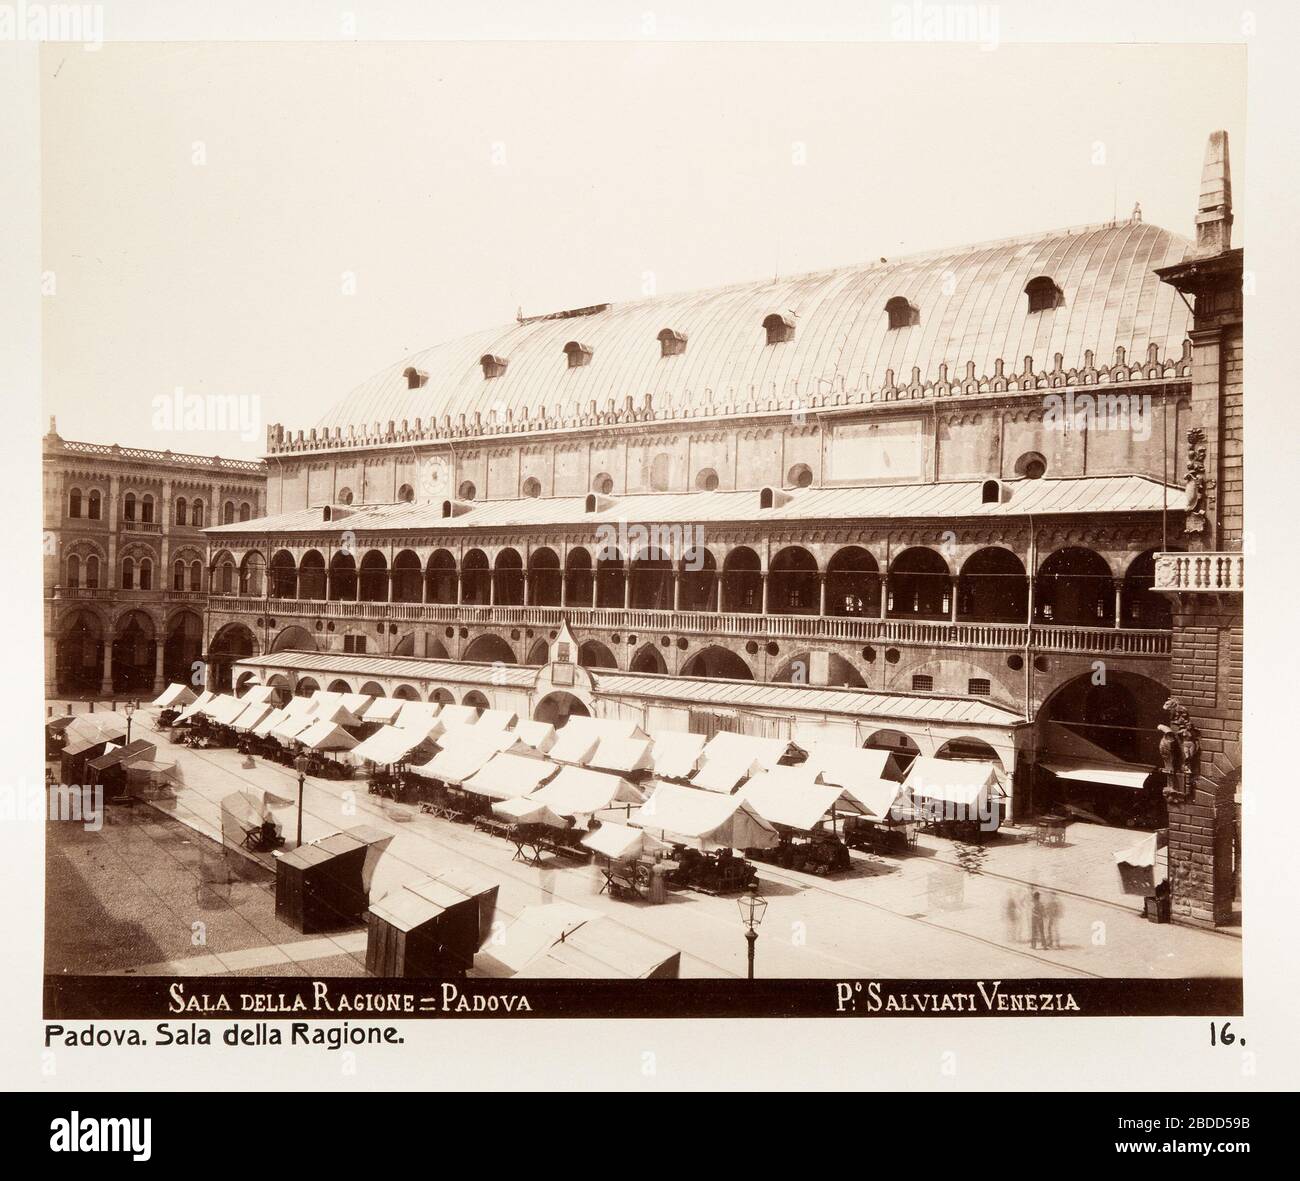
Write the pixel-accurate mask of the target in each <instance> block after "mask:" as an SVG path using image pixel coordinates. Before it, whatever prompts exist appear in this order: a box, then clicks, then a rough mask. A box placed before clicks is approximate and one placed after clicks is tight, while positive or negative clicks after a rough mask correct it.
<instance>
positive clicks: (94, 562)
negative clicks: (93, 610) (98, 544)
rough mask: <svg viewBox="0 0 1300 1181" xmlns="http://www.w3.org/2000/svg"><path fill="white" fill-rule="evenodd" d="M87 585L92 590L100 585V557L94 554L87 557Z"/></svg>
mask: <svg viewBox="0 0 1300 1181" xmlns="http://www.w3.org/2000/svg"><path fill="white" fill-rule="evenodd" d="M86 586H87V587H88V588H89V589H91V590H97V589H98V587H99V559H98V558H97V557H95V555H94V554H91V555H90V557H88V558H87V559H86Z"/></svg>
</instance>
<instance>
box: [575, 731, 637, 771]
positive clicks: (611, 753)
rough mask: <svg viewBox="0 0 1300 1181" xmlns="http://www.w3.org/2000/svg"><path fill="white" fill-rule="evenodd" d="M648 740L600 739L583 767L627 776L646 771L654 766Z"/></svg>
mask: <svg viewBox="0 0 1300 1181" xmlns="http://www.w3.org/2000/svg"><path fill="white" fill-rule="evenodd" d="M653 745H654V744H653V743H652V742H651V741H650V739H649V738H608V737H606V738H602V739H601V740H600V741H599V742H598V743H596V749H595V750H594V751H592V752H591V754H590V755H589V756H588V758H587V762H586V764H585V766H588V767H594V768H595V769H597V770H600V771H617V772H620V773H621V774H624V775H628V774H631V773H632V772H634V771H648V770H650V768H651V766H653V764H654V759H653V758H652V757H651V747H652V746H653Z"/></svg>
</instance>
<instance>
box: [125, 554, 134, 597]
mask: <svg viewBox="0 0 1300 1181" xmlns="http://www.w3.org/2000/svg"><path fill="white" fill-rule="evenodd" d="M122 589H123V590H134V589H135V563H134V562H133V561H132V560H131V559H130V558H123V559H122Z"/></svg>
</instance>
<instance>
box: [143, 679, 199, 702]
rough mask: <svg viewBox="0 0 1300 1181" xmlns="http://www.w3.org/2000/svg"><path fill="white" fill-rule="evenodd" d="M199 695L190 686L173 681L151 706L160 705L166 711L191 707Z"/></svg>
mask: <svg viewBox="0 0 1300 1181" xmlns="http://www.w3.org/2000/svg"><path fill="white" fill-rule="evenodd" d="M197 696H198V695H197V694H196V693H195V692H194V690H193V689H191V688H190V687H189V686H188V685H182V684H180V682H178V681H173V682H172V683H171V684H170V685H168V686H167V688H166V689H164V690H163V691H162V692H161V693H159V694H158V696H157V697H155V698H154V699H153V701H151V702H150V703H149V704H150V705H160V706H162V707H163V708H164V709H171V708H178V707H181V706H186V705H189V704H190V703H191V702H193V701H194V700H196V698H197Z"/></svg>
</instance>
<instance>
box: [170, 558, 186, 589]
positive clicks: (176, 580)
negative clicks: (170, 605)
mask: <svg viewBox="0 0 1300 1181" xmlns="http://www.w3.org/2000/svg"><path fill="white" fill-rule="evenodd" d="M184 589H185V563H184V561H182V560H181V559H180V558H177V559H176V562H175V564H174V565H173V566H172V590H174V591H183V590H184Z"/></svg>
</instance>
